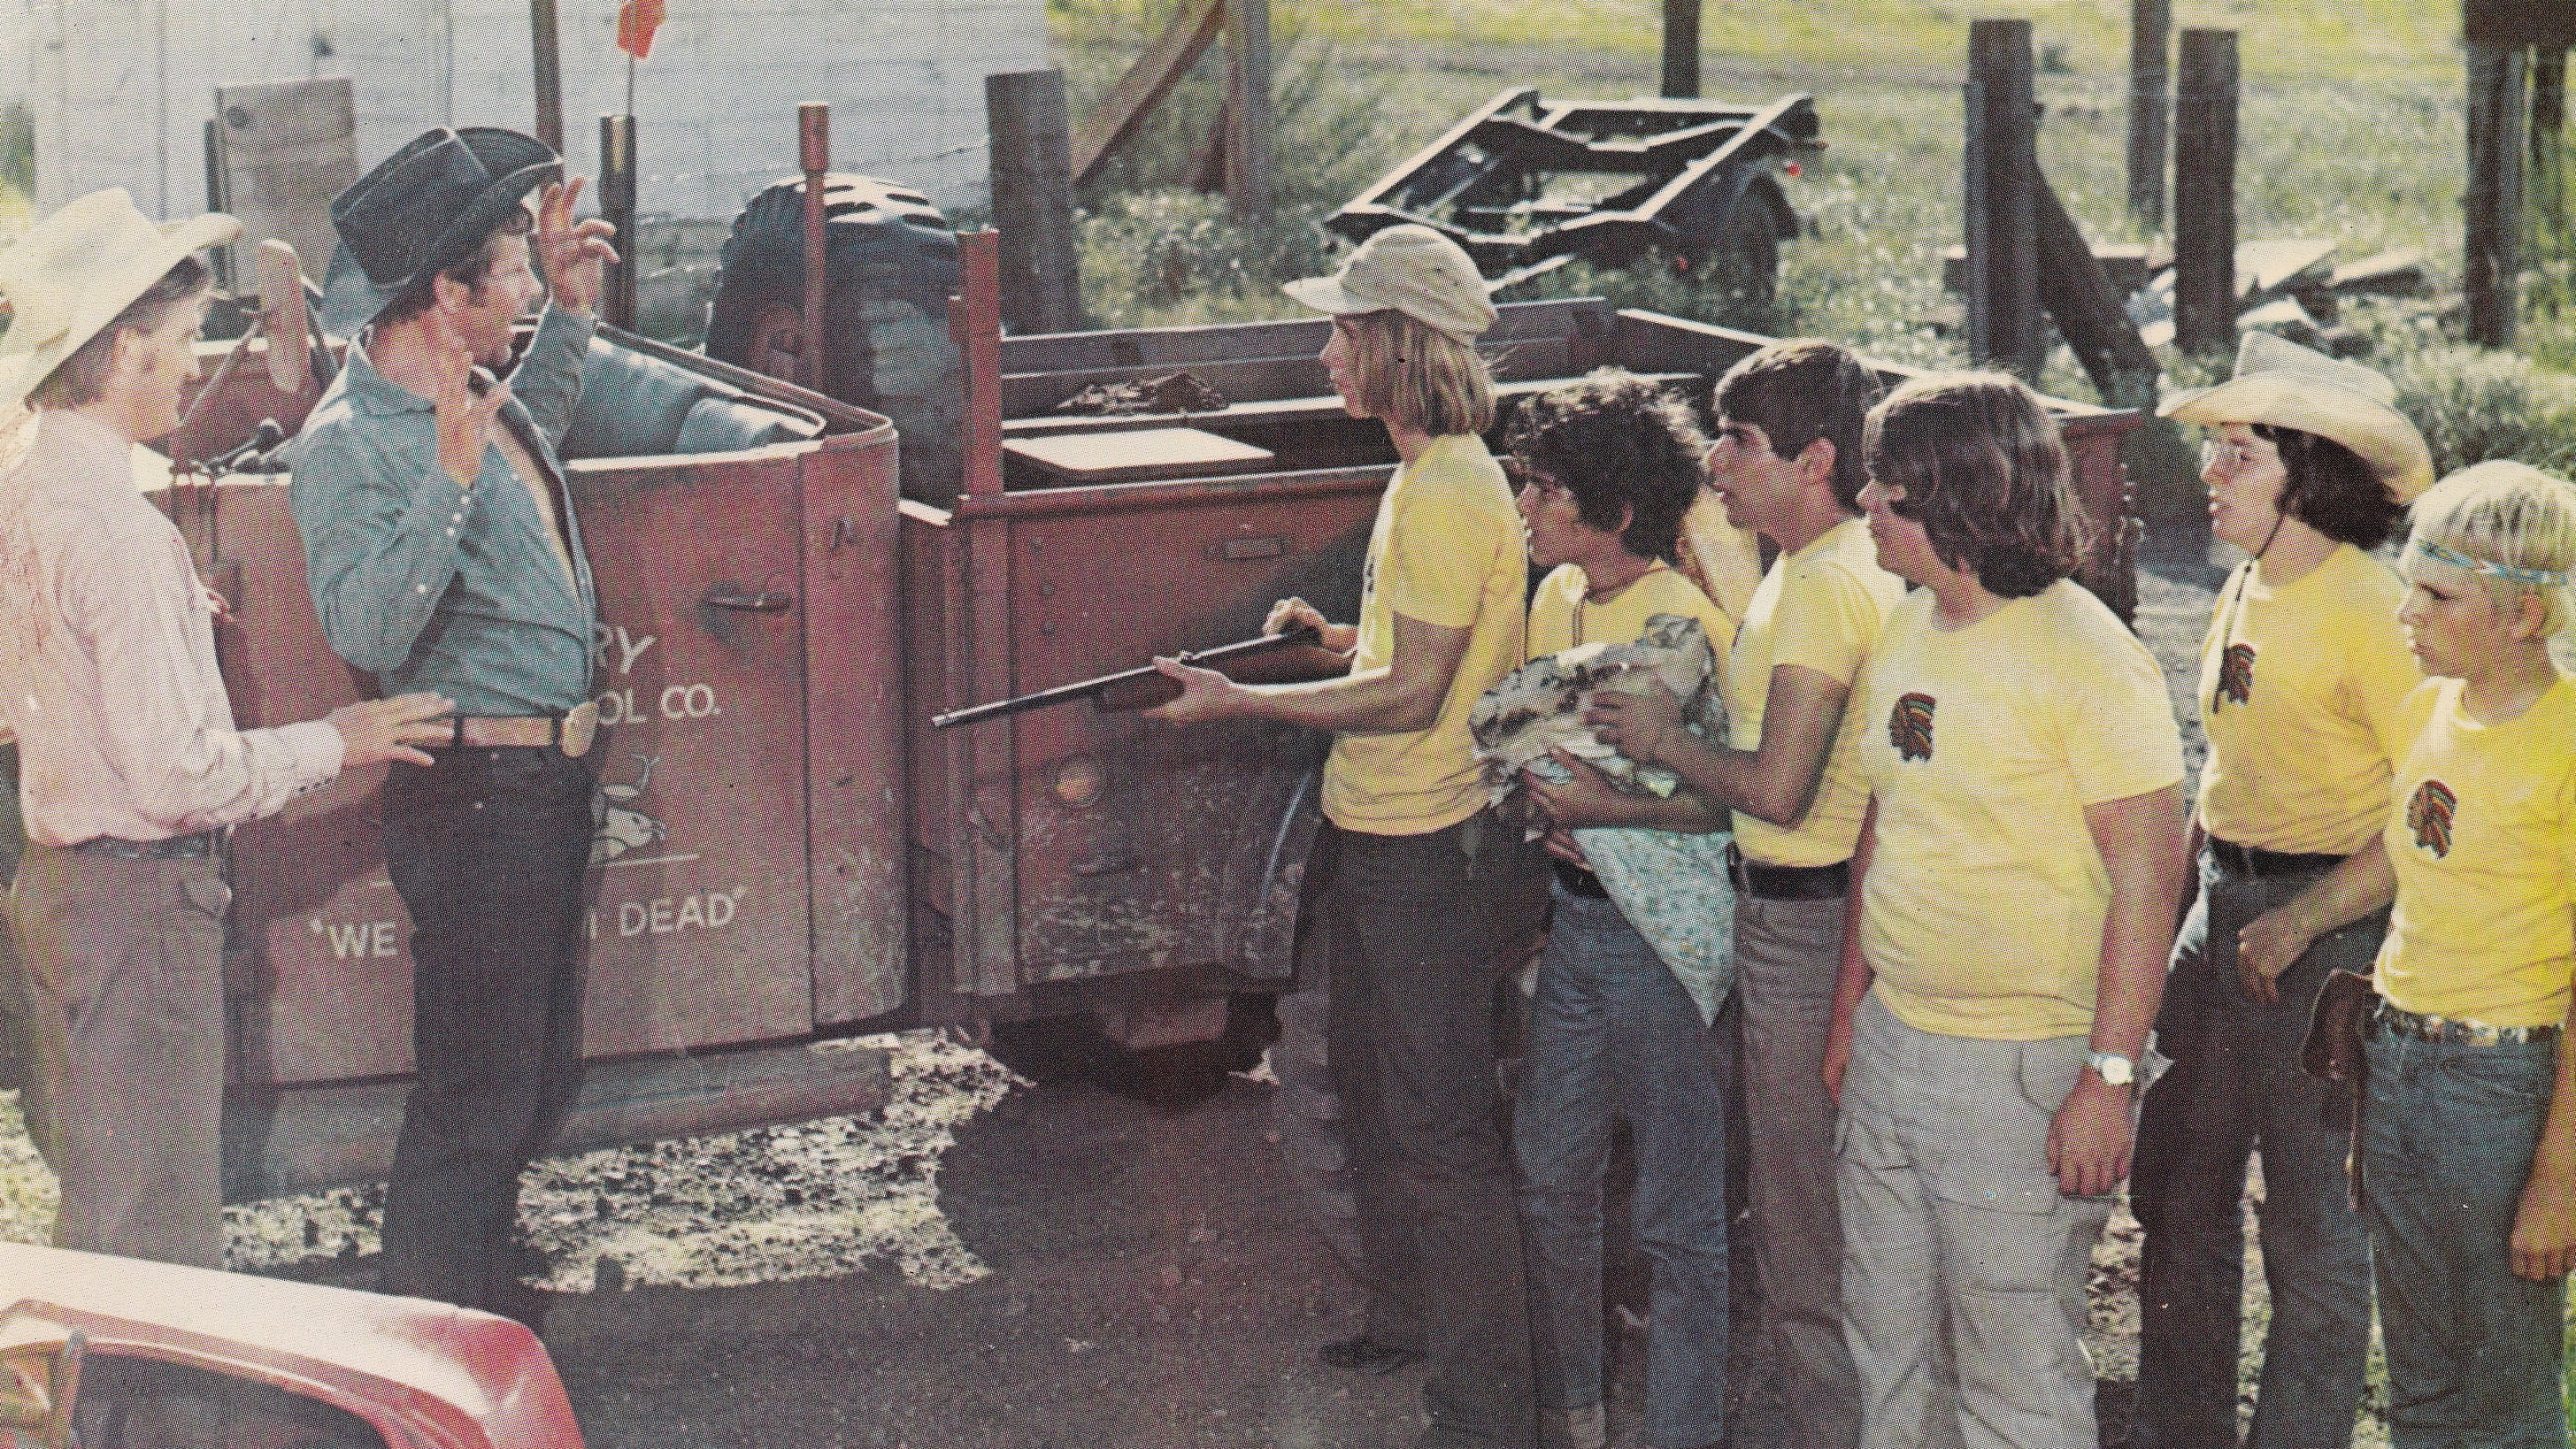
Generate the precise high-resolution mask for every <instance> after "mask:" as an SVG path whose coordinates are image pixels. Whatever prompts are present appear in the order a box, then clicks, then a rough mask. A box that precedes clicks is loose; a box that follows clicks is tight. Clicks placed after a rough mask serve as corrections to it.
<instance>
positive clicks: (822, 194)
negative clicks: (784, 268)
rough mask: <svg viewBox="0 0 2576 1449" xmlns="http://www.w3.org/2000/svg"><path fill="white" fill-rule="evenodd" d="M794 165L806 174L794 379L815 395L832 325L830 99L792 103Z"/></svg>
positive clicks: (820, 387) (820, 388) (825, 362)
mask: <svg viewBox="0 0 2576 1449" xmlns="http://www.w3.org/2000/svg"><path fill="white" fill-rule="evenodd" d="M796 164H797V166H798V167H799V168H800V169H801V170H803V171H804V173H805V213H804V218H803V220H804V227H803V232H804V241H805V268H804V272H805V295H804V298H803V302H802V305H801V306H800V307H799V308H798V316H799V317H801V318H802V319H803V321H802V322H801V324H800V325H799V326H798V328H797V334H798V340H797V347H798V351H797V354H796V380H797V381H798V382H801V383H803V384H804V385H805V386H807V387H810V388H812V389H814V390H815V391H816V392H821V391H823V388H824V383H825V382H826V381H827V379H826V378H825V376H824V370H825V368H826V367H827V366H828V365H829V362H828V359H829V357H830V351H831V350H830V349H829V348H828V347H826V346H825V345H824V341H823V339H824V337H825V336H826V334H828V333H829V331H830V330H831V326H832V317H831V311H830V308H831V300H832V294H831V286H832V253H831V245H830V238H829V236H828V235H827V233H826V230H825V228H826V227H827V226H828V225H829V222H830V213H829V212H828V211H826V210H825V208H826V207H827V206H828V205H829V204H830V199H831V198H830V190H831V175H830V173H831V170H832V106H831V103H830V102H828V101H799V102H797V103H796Z"/></svg>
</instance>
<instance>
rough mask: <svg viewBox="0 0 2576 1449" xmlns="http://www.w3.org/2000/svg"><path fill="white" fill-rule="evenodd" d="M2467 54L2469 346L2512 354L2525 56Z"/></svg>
mask: <svg viewBox="0 0 2576 1449" xmlns="http://www.w3.org/2000/svg"><path fill="white" fill-rule="evenodd" d="M2462 48H2463V49H2464V50H2465V51H2466V52H2467V53H2468V62H2469V63H2468V78H2469V105H2468V111H2469V184H2468V189H2467V194H2465V195H2464V196H2462V197H2461V198H2460V206H2461V208H2462V210H2463V212H2464V216H2463V218H2462V222H2463V225H2462V233H2463V235H2462V243H2463V245H2462V248H2461V251H2462V256H2461V271H2462V272H2463V273H2464V274H2465V275H2464V276H2463V278H2462V281H2463V283H2464V286H2465V288H2466V290H2467V292H2468V297H2469V333H2468V335H2469V340H2470V341H2471V342H2475V343H2478V344H2480V345H2482V346H2486V347H2511V346H2512V345H2513V339H2514V332H2515V324H2516V322H2517V321H2518V320H2519V319H2518V316H2517V314H2518V313H2519V312H2520V311H2521V307H2520V305H2519V304H2520V302H2521V294H2522V147H2523V126H2524V120H2523V108H2524V93H2523V83H2522V52H2521V51H2520V50H2508V49H2505V48H2503V47H2500V46H2493V45H2469V46H2464V47H2462Z"/></svg>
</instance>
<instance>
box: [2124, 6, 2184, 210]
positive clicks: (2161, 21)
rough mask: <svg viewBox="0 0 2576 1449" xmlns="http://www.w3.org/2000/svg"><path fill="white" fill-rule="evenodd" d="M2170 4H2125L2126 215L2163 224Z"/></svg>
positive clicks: (2170, 76) (2170, 74)
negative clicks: (2127, 61)
mask: <svg viewBox="0 0 2576 1449" xmlns="http://www.w3.org/2000/svg"><path fill="white" fill-rule="evenodd" d="M2172 53H2173V0H2129V214H2130V215H2132V216H2134V217H2136V218H2138V219H2139V220H2140V221H2143V222H2146V223H2148V224H2149V225H2151V226H2152V225H2157V224H2160V223H2162V222H2163V221H2164V219H2165V133H2166V129H2167V123H2168V121H2169V120H2170V112H2171V109H2172V104H2173V102H2172V97H2171V95H2170V88H2171V86H2172V84H2173V72H2172V66H2171V64H2170V63H2169V62H2168V60H2167V57H2168V56H2170V55H2171V54H2172Z"/></svg>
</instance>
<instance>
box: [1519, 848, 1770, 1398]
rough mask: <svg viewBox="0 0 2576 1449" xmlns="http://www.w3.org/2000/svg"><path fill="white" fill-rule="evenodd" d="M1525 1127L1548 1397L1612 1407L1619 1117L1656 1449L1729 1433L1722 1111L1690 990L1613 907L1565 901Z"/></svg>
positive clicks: (1534, 1048)
mask: <svg viewBox="0 0 2576 1449" xmlns="http://www.w3.org/2000/svg"><path fill="white" fill-rule="evenodd" d="M1526 1051H1527V1054H1526V1056H1525V1057H1524V1059H1523V1068H1522V1077H1521V1092H1520V1102H1519V1106H1518V1111H1517V1114H1516V1116H1515V1118H1514V1121H1513V1134H1512V1135H1513V1141H1514V1149H1515V1153H1516V1155H1517V1156H1518V1158H1519V1162H1520V1201H1521V1218H1522V1222H1523V1225H1524V1231H1523V1234H1522V1240H1523V1244H1524V1247H1525V1249H1526V1251H1527V1253H1528V1262H1529V1290H1530V1325H1531V1328H1532V1330H1533V1334H1534V1346H1535V1356H1536V1361H1537V1367H1538V1398H1539V1402H1540V1403H1542V1404H1546V1405H1549V1406H1551V1407H1555V1408H1581V1407H1583V1406H1585V1405H1587V1404H1595V1403H1598V1402H1600V1400H1601V1361H1602V1321H1601V1179H1602V1175H1603V1173H1604V1172H1605V1171H1606V1170H1607V1168H1608V1167H1609V1163H1610V1125H1611V1119H1612V1117H1613V1116H1614V1115H1615V1116H1621V1117H1625V1118H1627V1119H1628V1125H1629V1129H1630V1131H1631V1132H1632V1133H1633V1134H1634V1136H1635V1139H1636V1149H1637V1190H1636V1197H1635V1202H1634V1209H1633V1211H1634V1217H1635V1225H1636V1238H1637V1245H1638V1247H1639V1248H1640V1249H1642V1250H1643V1251H1644V1252H1645V1254H1646V1256H1647V1258H1648V1259H1650V1260H1651V1261H1652V1263H1653V1268H1654V1276H1653V1286H1652V1289H1651V1290H1650V1297H1649V1299H1648V1315H1649V1318H1650V1320H1651V1321H1652V1323H1653V1328H1652V1330H1651V1331H1650V1334H1649V1336H1648V1338H1647V1341H1646V1443H1647V1444H1648V1445H1650V1446H1652V1449H1693V1446H1697V1445H1703V1444H1715V1443H1717V1442H1718V1441H1719V1440H1720V1439H1722V1438H1724V1437H1725V1434H1726V1104H1725V1099H1724V1096H1723V1095H1722V1094H1721V1092H1720V1091H1719V1089H1718V1080H1717V1070H1716V1067H1715V1065H1714V1064H1713V1062H1712V1060H1711V1057H1710V1053H1709V1042H1708V1033H1707V1030H1706V1028H1704V1027H1703V1026H1702V1025H1701V1023H1700V1019H1699V1008H1698V1007H1697V1006H1696V1005H1694V1004H1692V1001H1691V998H1690V993H1689V992H1687V991H1685V990H1684V989H1683V988H1682V984H1681V982H1680V981H1678V980H1676V979H1675V978H1674V976H1673V973H1672V971H1671V970H1670V969H1668V968H1667V967H1666V966H1665V965H1664V963H1663V961H1662V960H1661V959H1659V958H1658V957H1657V956H1656V955H1655V952H1654V948H1653V947H1651V946H1649V945H1647V944H1646V940H1645V938H1644V937H1642V936H1640V935H1638V934H1637V931H1636V928H1635V927H1633V926H1631V925H1629V924H1628V921H1627V918H1626V917H1625V916H1622V915H1621V914H1620V913H1619V908H1618V907H1617V906H1616V905H1614V904H1612V903H1611V902H1609V901H1606V900H1596V899H1592V898H1588V897H1584V896H1577V895H1571V894H1568V893H1567V892H1566V891H1564V890H1562V889H1560V890H1558V891H1557V892H1556V924H1555V926H1554V928H1553V929H1552V930H1551V931H1550V933H1549V935H1548V942H1547V953H1546V955H1544V956H1543V957H1541V958H1540V961H1539V969H1538V993H1537V996H1536V997H1535V999H1533V1000H1532V1001H1531V1003H1530V1026H1529V1039H1528V1045H1527V1049H1526Z"/></svg>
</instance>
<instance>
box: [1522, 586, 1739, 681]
mask: <svg viewBox="0 0 2576 1449" xmlns="http://www.w3.org/2000/svg"><path fill="white" fill-rule="evenodd" d="M1584 587H1585V581H1584V577H1583V569H1582V568H1581V567H1580V566H1579V565H1576V564H1563V565H1560V566H1559V567H1558V568H1557V569H1556V571H1555V572H1553V573H1551V574H1549V575H1548V576H1547V578H1546V579H1545V580H1543V581H1542V582H1541V583H1540V584H1539V586H1538V592H1537V593H1536V594H1535V595H1533V596H1532V597H1531V599H1530V612H1529V657H1530V658H1532V659H1543V658H1545V657H1546V656H1548V655H1550V654H1557V653H1562V652H1563V651H1565V650H1568V649H1571V648H1573V647H1574V646H1575V645H1577V644H1593V643H1610V644H1629V643H1634V642H1635V641H1636V640H1638V639H1640V638H1643V637H1644V636H1645V633H1646V621H1647V620H1648V619H1651V618H1653V617H1654V616H1655V615H1657V614H1679V615H1681V616H1682V617H1683V618H1686V619H1697V620H1699V627H1700V628H1701V630H1702V631H1703V632H1705V633H1706V634H1707V635H1708V647H1709V649H1710V651H1711V652H1712V653H1714V654H1715V655H1716V656H1717V662H1718V665H1719V667H1721V668H1723V667H1724V666H1725V663H1726V650H1727V643H1728V641H1729V640H1731V639H1733V638H1734V637H1735V620H1734V619H1733V618H1732V617H1731V616H1729V615H1728V613H1727V612H1726V611H1725V610H1724V609H1721V608H1719V607H1718V606H1717V605H1716V604H1714V603H1712V602H1710V601H1709V597H1708V595H1706V594H1703V593H1701V592H1700V591H1699V585H1697V584H1694V583H1692V582H1691V581H1690V577H1689V575H1687V574H1684V573H1683V572H1681V571H1680V570H1679V569H1675V568H1669V567H1666V566H1664V565H1662V564H1658V565H1656V566H1655V567H1654V568H1653V569H1652V570H1651V571H1649V572H1647V573H1646V574H1644V575H1642V576H1640V577H1639V578H1638V579H1637V581H1636V582H1635V583H1632V584H1630V585H1628V587H1626V588H1624V589H1621V590H1620V591H1619V592H1618V594H1617V596H1616V597H1613V598H1611V599H1608V600H1606V601H1604V602H1602V603H1598V604H1595V603H1588V602H1586V601H1585V600H1584V597H1583V590H1584Z"/></svg>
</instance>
